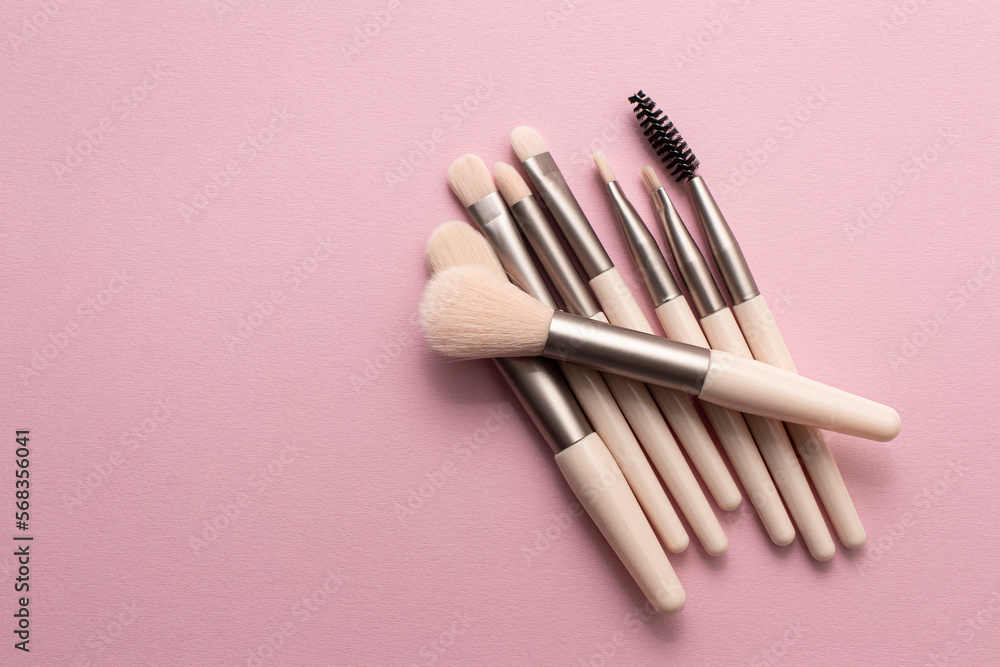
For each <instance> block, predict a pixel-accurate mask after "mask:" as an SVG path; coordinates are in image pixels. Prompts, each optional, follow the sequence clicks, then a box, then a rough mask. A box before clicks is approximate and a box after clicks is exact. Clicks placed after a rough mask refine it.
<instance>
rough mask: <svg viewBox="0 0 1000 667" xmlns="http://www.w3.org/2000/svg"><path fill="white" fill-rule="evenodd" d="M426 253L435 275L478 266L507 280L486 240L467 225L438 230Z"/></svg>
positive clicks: (448, 224)
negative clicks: (460, 267)
mask: <svg viewBox="0 0 1000 667" xmlns="http://www.w3.org/2000/svg"><path fill="white" fill-rule="evenodd" d="M426 252H427V268H428V269H430V272H431V274H432V275H433V274H435V273H439V272H441V271H444V270H445V269H450V268H452V267H455V266H478V267H480V268H482V269H485V270H487V271H489V272H490V273H493V274H494V275H496V276H497V277H498V278H503V279H504V280H506V279H507V273H506V272H505V271H504V270H503V266H502V265H501V264H500V260H499V259H497V254H496V253H495V252H493V247H492V246H491V245H490V243H489V241H487V240H486V237H484V236H483V235H482V234H480V233H479V232H477V231H476V230H474V229H473V228H472V227H470V226H469V225H467V224H466V223H464V222H459V221H457V220H453V221H451V222H446V223H444V224H443V225H440V226H438V228H437V229H435V230H434V231H433V232H431V237H430V238H429V239H427V251H426Z"/></svg>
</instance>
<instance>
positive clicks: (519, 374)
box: [494, 357, 594, 452]
mask: <svg viewBox="0 0 1000 667" xmlns="http://www.w3.org/2000/svg"><path fill="white" fill-rule="evenodd" d="M494 361H496V363H497V367H498V368H499V369H500V372H501V373H502V374H503V376H504V379H506V380H507V384H509V385H510V388H511V390H513V392H514V395H515V396H517V400H518V401H519V402H520V403H521V406H522V407H523V408H524V410H525V412H527V413H528V416H529V417H531V421H532V422H534V424H535V426H536V427H537V428H538V431H539V432H540V433H541V434H542V437H543V438H545V441H546V442H547V443H549V447H551V448H552V451H554V452H559V451H561V450H563V449H566V448H567V447H569V446H570V445H572V444H574V443H575V442H577V441H578V440H580V438H583V437H585V436H587V435H590V433H592V432H593V430H594V429H592V428H591V427H590V424H589V422H588V421H587V418H586V417H585V416H584V414H583V410H581V409H580V404H579V403H577V401H576V398H575V397H574V396H573V392H572V391H570V388H569V385H568V384H566V378H564V377H563V375H562V373H561V372H560V371H559V368H558V367H557V366H556V364H555V363H553V362H552V361H549V360H548V359H542V358H541V357H508V358H505V359H494Z"/></svg>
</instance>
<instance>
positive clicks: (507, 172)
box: [493, 162, 531, 206]
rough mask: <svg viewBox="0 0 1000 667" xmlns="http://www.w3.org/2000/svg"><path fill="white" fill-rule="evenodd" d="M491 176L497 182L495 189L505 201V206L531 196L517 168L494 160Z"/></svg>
mask: <svg viewBox="0 0 1000 667" xmlns="http://www.w3.org/2000/svg"><path fill="white" fill-rule="evenodd" d="M493 178H494V179H495V180H496V182H497V189H498V190H500V194H501V195H502V196H503V200H504V201H505V202H507V206H513V205H514V204H516V203H517V202H519V201H521V200H522V199H525V198H527V197H530V196H531V190H529V189H528V184H527V183H525V182H524V179H523V178H521V174H519V173H517V169H514V167H512V166H510V165H509V164H507V163H506V162H496V163H494V165H493Z"/></svg>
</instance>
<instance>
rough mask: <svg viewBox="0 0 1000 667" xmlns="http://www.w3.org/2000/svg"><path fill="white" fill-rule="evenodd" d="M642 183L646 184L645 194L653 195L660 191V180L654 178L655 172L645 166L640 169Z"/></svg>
mask: <svg viewBox="0 0 1000 667" xmlns="http://www.w3.org/2000/svg"><path fill="white" fill-rule="evenodd" d="M641 173H642V182H643V183H645V184H646V192H648V193H649V194H653V193H654V192H656V191H657V190H659V189H660V187H661V186H660V179H659V178H657V176H656V171H655V170H654V169H653V168H652V167H651V166H649V165H648V164H647V165H644V166H643V168H642V172H641Z"/></svg>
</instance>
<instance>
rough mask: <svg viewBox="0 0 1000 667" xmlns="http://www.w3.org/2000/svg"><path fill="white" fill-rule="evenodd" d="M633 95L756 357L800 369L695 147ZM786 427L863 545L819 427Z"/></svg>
mask: <svg viewBox="0 0 1000 667" xmlns="http://www.w3.org/2000/svg"><path fill="white" fill-rule="evenodd" d="M629 101H630V102H632V104H633V105H634V112H635V116H636V119H637V120H638V121H639V125H640V126H641V127H642V130H643V134H644V135H645V137H646V140H647V141H648V142H649V144H650V146H652V147H653V150H654V151H656V154H657V156H658V157H659V158H660V161H661V162H663V164H664V165H665V166H666V168H667V170H668V171H670V172H671V175H672V176H674V178H675V179H676V180H677V181H678V182H684V183H686V185H687V187H688V191H689V194H690V196H691V200H692V203H693V204H694V208H695V210H696V211H697V213H698V218H699V220H700V222H701V226H702V229H703V230H704V232H705V237H706V238H707V239H708V245H709V248H710V250H711V252H712V256H713V258H714V259H715V264H716V266H717V267H718V269H719V273H720V274H721V276H722V279H723V283H724V284H725V287H726V289H727V291H728V292H729V295H730V298H731V299H732V302H733V314H734V315H735V317H736V321H737V323H738V325H739V328H740V329H741V331H742V332H743V335H744V337H745V339H746V343H747V344H748V345H749V347H750V351H751V353H752V354H753V356H754V358H756V359H758V360H760V361H763V362H765V363H768V364H772V365H774V366H777V367H779V368H782V369H784V370H786V371H789V372H792V373H794V372H797V371H796V368H795V362H794V361H792V357H791V354H790V353H789V352H788V347H787V346H786V345H785V341H784V338H783V337H782V336H781V332H780V331H779V330H778V327H777V324H776V323H775V320H774V315H773V314H772V313H771V310H770V308H769V307H768V305H767V302H766V301H765V300H764V298H763V297H762V296H761V294H760V290H758V289H757V283H756V281H755V280H754V278H753V274H752V273H751V272H750V267H749V265H748V264H747V261H746V258H745V257H744V256H743V251H742V250H741V249H740V246H739V243H738V242H737V241H736V237H735V236H734V235H733V232H732V230H731V229H730V227H729V223H728V222H727V221H726V218H725V217H724V216H723V215H722V211H721V210H720V209H719V206H718V204H717V203H716V201H715V199H714V198H713V197H712V193H711V192H710V191H709V189H708V186H707V185H706V184H705V180H704V179H703V178H702V177H701V176H699V175H698V173H697V172H698V167H699V166H700V163H699V161H698V159H697V158H696V157H695V155H694V152H693V151H692V150H691V148H690V147H689V146H688V145H687V142H686V141H684V138H683V137H682V136H681V135H680V133H679V132H678V131H677V128H676V127H675V126H674V124H673V123H672V122H671V121H670V119H669V118H667V116H666V114H664V113H663V111H662V110H661V109H657V108H656V103H655V102H654V101H653V100H652V99H650V98H649V97H648V96H647V95H645V94H644V93H643V92H642V91H641V90H640V91H639V92H638V93H636V94H635V95H633V96H632V97H630V98H629ZM788 432H789V435H790V436H791V438H792V441H793V442H794V443H795V446H796V450H797V451H798V453H799V456H800V457H801V458H802V462H803V463H804V464H805V466H806V469H807V470H808V472H809V476H810V477H811V479H812V481H813V485H814V486H815V487H816V491H817V493H818V494H819V496H820V499H821V500H822V501H823V505H824V506H825V507H826V510H827V514H829V516H830V520H831V521H832V523H833V524H834V528H835V529H836V531H837V535H838V536H839V537H840V540H841V542H842V543H843V544H844V546H847V547H850V548H857V547H860V546H861V545H862V544H864V543H865V539H866V535H865V530H864V527H863V526H862V525H861V520H860V518H859V517H858V513H857V510H856V509H855V507H854V503H853V501H852V500H851V497H850V494H849V493H848V491H847V486H846V484H845V483H844V479H843V476H842V475H841V473H840V469H839V468H838V467H837V463H836V461H835V460H834V458H833V454H832V453H831V452H830V447H829V445H828V444H827V442H826V438H825V437H824V435H823V434H822V433H821V432H820V431H819V430H817V429H815V428H806V427H804V426H801V425H797V424H789V425H788Z"/></svg>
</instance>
